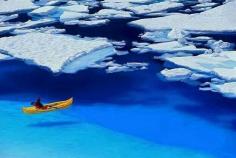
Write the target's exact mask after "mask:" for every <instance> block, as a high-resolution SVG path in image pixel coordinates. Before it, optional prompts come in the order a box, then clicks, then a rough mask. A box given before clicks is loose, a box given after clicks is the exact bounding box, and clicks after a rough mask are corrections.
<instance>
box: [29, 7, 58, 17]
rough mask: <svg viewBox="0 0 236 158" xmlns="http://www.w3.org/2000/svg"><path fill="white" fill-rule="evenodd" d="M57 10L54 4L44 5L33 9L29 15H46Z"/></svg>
mask: <svg viewBox="0 0 236 158" xmlns="http://www.w3.org/2000/svg"><path fill="white" fill-rule="evenodd" d="M56 12H57V7H55V6H44V7H40V8H38V9H35V10H33V11H32V12H30V13H29V15H30V16H48V15H50V14H54V13H56Z"/></svg>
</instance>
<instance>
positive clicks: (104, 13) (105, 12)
mask: <svg viewBox="0 0 236 158" xmlns="http://www.w3.org/2000/svg"><path fill="white" fill-rule="evenodd" d="M94 16H95V17H97V18H107V19H127V18H128V19H129V18H132V15H131V12H128V11H122V10H114V9H102V10H100V11H99V12H97V13H96V14H94Z"/></svg>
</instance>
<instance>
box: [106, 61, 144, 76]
mask: <svg viewBox="0 0 236 158" xmlns="http://www.w3.org/2000/svg"><path fill="white" fill-rule="evenodd" d="M107 66H108V68H107V69H106V72H107V73H115V72H127V71H135V70H145V69H147V66H148V63H138V62H129V63H126V64H123V65H121V64H117V63H114V62H109V63H108V64H107Z"/></svg>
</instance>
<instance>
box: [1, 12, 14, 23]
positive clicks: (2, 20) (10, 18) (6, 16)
mask: <svg viewBox="0 0 236 158" xmlns="http://www.w3.org/2000/svg"><path fill="white" fill-rule="evenodd" d="M16 18H18V14H12V15H2V16H1V15H0V22H5V21H9V20H12V19H16Z"/></svg>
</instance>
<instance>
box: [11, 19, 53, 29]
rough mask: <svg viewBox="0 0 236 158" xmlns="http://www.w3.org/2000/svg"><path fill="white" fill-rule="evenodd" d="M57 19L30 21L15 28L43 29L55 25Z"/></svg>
mask: <svg viewBox="0 0 236 158" xmlns="http://www.w3.org/2000/svg"><path fill="white" fill-rule="evenodd" d="M55 22H56V20H55V19H39V20H36V21H32V20H29V21H27V22H25V23H22V24H20V25H17V26H15V28H18V29H20V28H35V27H42V26H45V25H49V24H53V23H55Z"/></svg>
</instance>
